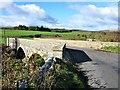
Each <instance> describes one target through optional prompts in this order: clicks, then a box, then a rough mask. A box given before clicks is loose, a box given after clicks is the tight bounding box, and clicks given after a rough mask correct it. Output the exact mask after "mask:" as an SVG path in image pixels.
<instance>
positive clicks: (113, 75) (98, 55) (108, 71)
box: [69, 47, 120, 88]
mask: <svg viewBox="0 0 120 90" xmlns="http://www.w3.org/2000/svg"><path fill="white" fill-rule="evenodd" d="M69 48H70V47H69ZM72 49H77V50H82V51H84V52H85V53H86V54H87V55H88V56H89V57H90V58H91V60H92V62H95V64H96V65H97V66H98V68H99V69H98V71H99V73H100V74H101V76H102V78H103V80H104V81H105V82H106V83H107V84H106V85H107V88H118V74H119V72H120V67H118V55H119V54H118V53H111V52H103V51H97V50H93V49H85V48H72ZM87 68H89V67H87Z"/></svg>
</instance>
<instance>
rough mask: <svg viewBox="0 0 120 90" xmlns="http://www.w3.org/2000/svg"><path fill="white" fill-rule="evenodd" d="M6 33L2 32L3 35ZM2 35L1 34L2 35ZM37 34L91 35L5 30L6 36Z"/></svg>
mask: <svg viewBox="0 0 120 90" xmlns="http://www.w3.org/2000/svg"><path fill="white" fill-rule="evenodd" d="M3 33H4V31H2V34H3ZM0 34H1V33H0ZM36 34H42V35H56V34H59V35H60V34H62V35H77V34H89V32H65V33H59V32H43V31H27V30H5V35H6V36H29V35H36Z"/></svg>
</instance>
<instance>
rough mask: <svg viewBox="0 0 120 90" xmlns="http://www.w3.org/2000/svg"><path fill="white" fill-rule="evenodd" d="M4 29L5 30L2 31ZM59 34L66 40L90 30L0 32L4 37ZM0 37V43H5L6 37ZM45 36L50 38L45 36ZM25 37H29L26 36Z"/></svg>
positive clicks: (75, 37)
mask: <svg viewBox="0 0 120 90" xmlns="http://www.w3.org/2000/svg"><path fill="white" fill-rule="evenodd" d="M4 31H5V32H4ZM38 34H41V35H51V36H53V35H61V36H62V37H61V38H59V39H68V40H79V38H78V36H77V35H89V34H90V32H77V31H75V32H63V33H60V32H46V31H44V32H43V31H27V30H2V31H1V32H0V36H5V37H8V36H9V37H20V36H30V35H38ZM5 37H4V38H0V44H6V39H5ZM45 37H46V38H50V37H47V36H45ZM26 38H27V37H26ZM27 39H30V37H28V38H27Z"/></svg>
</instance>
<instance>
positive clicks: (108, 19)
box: [67, 4, 118, 30]
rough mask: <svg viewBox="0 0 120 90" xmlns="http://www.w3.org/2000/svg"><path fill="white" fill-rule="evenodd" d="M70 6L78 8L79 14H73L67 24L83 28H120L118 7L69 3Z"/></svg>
mask: <svg viewBox="0 0 120 90" xmlns="http://www.w3.org/2000/svg"><path fill="white" fill-rule="evenodd" d="M69 8H70V9H72V10H76V11H77V12H78V14H76V15H73V16H72V17H71V20H69V21H68V23H69V24H68V25H67V26H71V27H76V26H77V27H80V28H83V29H90V30H95V29H96V30H100V29H118V7H117V6H106V7H97V6H95V5H92V4H89V5H79V4H75V5H69Z"/></svg>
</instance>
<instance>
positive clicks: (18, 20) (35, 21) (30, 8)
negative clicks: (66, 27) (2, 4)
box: [0, 4, 57, 26]
mask: <svg viewBox="0 0 120 90" xmlns="http://www.w3.org/2000/svg"><path fill="white" fill-rule="evenodd" d="M6 11H7V12H8V13H9V16H2V17H1V18H0V20H1V21H2V22H1V23H2V25H7V26H8V25H9V26H10V25H19V24H25V25H39V23H41V24H48V23H50V24H56V23H57V20H55V19H54V18H53V17H51V16H50V15H49V14H48V13H47V12H46V11H45V10H44V9H41V8H40V7H38V6H36V5H35V4H26V5H16V4H13V5H11V6H9V7H7V8H6ZM4 22H7V24H6V23H4Z"/></svg>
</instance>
